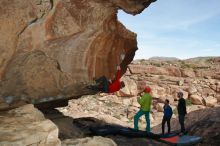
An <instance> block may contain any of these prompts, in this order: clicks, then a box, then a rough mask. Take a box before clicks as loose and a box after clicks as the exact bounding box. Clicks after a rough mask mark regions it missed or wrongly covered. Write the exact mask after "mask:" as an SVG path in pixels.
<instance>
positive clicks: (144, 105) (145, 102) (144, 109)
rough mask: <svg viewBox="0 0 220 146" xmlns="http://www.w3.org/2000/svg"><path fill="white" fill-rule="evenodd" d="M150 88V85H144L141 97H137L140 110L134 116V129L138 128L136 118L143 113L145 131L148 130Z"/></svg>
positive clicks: (150, 100) (150, 99)
mask: <svg viewBox="0 0 220 146" xmlns="http://www.w3.org/2000/svg"><path fill="white" fill-rule="evenodd" d="M150 92H151V89H150V87H146V88H145V90H144V95H143V96H142V97H141V98H138V99H137V101H138V103H139V104H140V106H141V107H140V110H139V111H138V112H137V113H136V115H135V116H134V129H135V130H138V129H139V128H138V120H139V119H140V117H141V116H143V115H145V119H146V123H147V125H146V131H147V132H150V110H151V102H152V96H151V95H150Z"/></svg>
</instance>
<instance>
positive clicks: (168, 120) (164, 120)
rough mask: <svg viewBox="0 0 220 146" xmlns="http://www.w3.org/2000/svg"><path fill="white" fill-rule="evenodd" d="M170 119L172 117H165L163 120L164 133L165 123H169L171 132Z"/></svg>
mask: <svg viewBox="0 0 220 146" xmlns="http://www.w3.org/2000/svg"><path fill="white" fill-rule="evenodd" d="M170 119H171V117H163V120H162V133H163V134H164V128H165V124H166V123H167V127H168V133H170Z"/></svg>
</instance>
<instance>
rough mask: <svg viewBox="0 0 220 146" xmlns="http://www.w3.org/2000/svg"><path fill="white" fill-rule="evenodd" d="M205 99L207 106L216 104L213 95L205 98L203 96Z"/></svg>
mask: <svg viewBox="0 0 220 146" xmlns="http://www.w3.org/2000/svg"><path fill="white" fill-rule="evenodd" d="M204 100H205V105H206V106H209V107H214V106H215V105H217V102H218V101H217V99H216V98H215V97H213V96H208V97H206V98H204Z"/></svg>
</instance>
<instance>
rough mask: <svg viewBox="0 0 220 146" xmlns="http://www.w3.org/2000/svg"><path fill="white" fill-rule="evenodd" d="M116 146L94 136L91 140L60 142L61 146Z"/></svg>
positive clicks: (111, 142)
mask: <svg viewBox="0 0 220 146" xmlns="http://www.w3.org/2000/svg"><path fill="white" fill-rule="evenodd" d="M73 145H77V146H103V145H105V146H117V144H116V143H115V142H114V141H113V140H111V139H109V138H104V137H100V136H95V137H93V138H81V139H74V140H73V139H66V140H64V141H62V146H73Z"/></svg>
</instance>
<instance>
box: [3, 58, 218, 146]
mask: <svg viewBox="0 0 220 146" xmlns="http://www.w3.org/2000/svg"><path fill="white" fill-rule="evenodd" d="M219 61H220V60H219V58H211V59H210V58H199V59H192V60H186V61H179V60H169V61H164V59H163V60H162V61H161V60H156V61H155V58H154V60H153V61H152V60H139V61H134V62H133V63H132V64H131V65H130V66H129V68H128V70H127V72H126V74H125V75H124V76H123V78H122V80H124V81H125V83H126V88H124V89H123V90H121V91H119V92H117V93H116V94H111V95H109V94H96V95H88V96H83V97H81V98H79V99H72V100H69V102H68V106H65V107H60V108H56V109H47V110H45V109H44V110H41V111H42V113H43V114H44V116H43V115H42V114H41V113H40V112H39V111H38V110H37V109H34V108H33V106H31V105H28V106H24V107H20V108H19V109H13V110H11V111H4V112H0V116H1V117H3V118H1V121H0V122H1V126H0V128H1V132H0V133H1V135H4V136H2V137H1V141H2V142H6V143H7V142H8V143H11V141H13V142H17V143H19V144H21V145H22V144H23V143H24V142H25V143H27V144H30V145H31V144H32V145H33V144H36V143H38V145H40V144H42V145H50V142H56V144H57V145H63V146H69V145H79V146H99V145H100V146H101V145H103V144H104V145H106V146H116V145H118V146H142V145H150V146H157V145H161V146H166V144H163V143H160V142H157V141H154V140H151V139H146V138H126V137H123V136H118V135H112V136H107V137H96V136H94V135H92V133H91V132H90V130H89V128H90V127H93V126H97V125H105V124H118V125H123V126H127V127H133V117H134V115H135V113H136V112H137V111H138V110H139V104H138V103H137V93H138V92H140V91H141V90H142V89H143V87H144V86H145V85H149V86H150V87H151V88H152V95H153V104H152V110H151V114H150V119H151V128H152V131H153V132H154V133H160V132H161V121H162V116H163V113H162V110H163V109H162V107H163V101H164V100H165V99H167V98H168V99H169V100H170V103H171V106H172V108H173V111H174V115H173V117H172V120H171V123H172V124H171V125H172V130H178V129H179V128H180V127H179V123H178V120H177V116H178V115H177V110H176V106H177V102H178V101H177V100H178V99H177V97H176V93H177V92H178V91H182V92H183V93H184V98H185V99H186V101H187V112H188V114H187V116H186V127H187V129H188V130H189V134H192V135H198V136H202V137H203V138H204V140H203V142H202V143H200V144H198V146H218V145H219V143H220V141H219V138H220V133H219V131H220V126H219V125H220V118H219V117H220V113H219V112H220V107H219V106H220V105H219V92H220V81H219V78H218V77H219V76H218V75H219V71H220V68H219ZM37 117H38V118H37ZM46 119H50V120H51V121H52V122H53V123H54V124H55V125H56V126H57V127H58V129H59V136H58V131H57V129H56V128H49V129H48V128H46V127H44V126H43V125H42V123H44V122H47V125H48V127H54V125H53V123H50V122H49V123H48V120H46ZM8 121H9V122H8ZM13 121H16V122H13ZM17 121H19V122H17ZM33 123H34V125H38V126H34V125H33ZM139 126H140V129H143V130H144V129H145V119H144V117H142V118H141V119H140V121H139ZM7 127H18V129H16V128H12V129H10V130H7ZM33 130H34V131H36V132H35V134H38V133H41V134H43V135H44V137H39V138H38V141H36V139H34V140H33V139H32V137H33V136H34V137H36V136H37V135H34V133H32V132H31V131H33ZM12 131H13V134H12V133H10V132H12ZM17 132H19V133H20V134H19V136H16V135H18V134H17ZM27 133H28V135H29V137H30V139H32V141H31V140H27V138H25V134H26V135H27ZM50 135H52V136H50ZM51 137H53V138H51ZM57 137H59V139H60V141H61V143H60V141H59V140H58V139H56V138H57ZM48 138H49V139H48ZM12 139H13V140H12ZM17 143H16V144H17Z"/></svg>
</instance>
